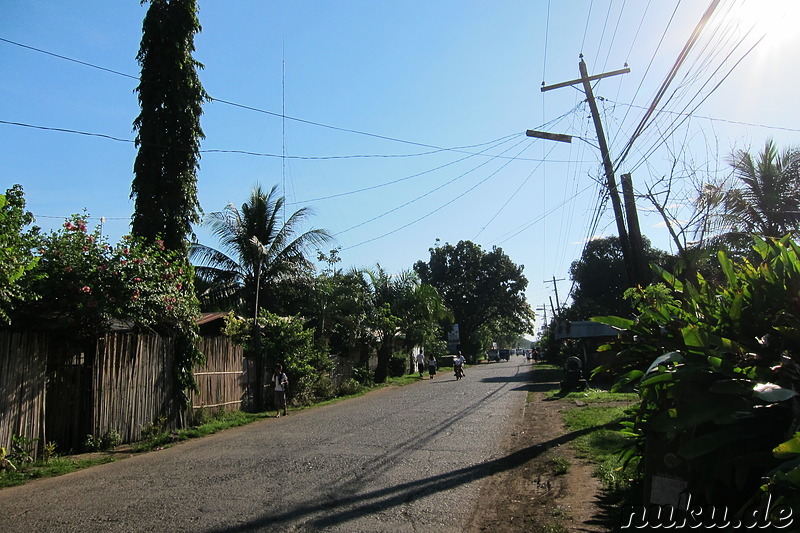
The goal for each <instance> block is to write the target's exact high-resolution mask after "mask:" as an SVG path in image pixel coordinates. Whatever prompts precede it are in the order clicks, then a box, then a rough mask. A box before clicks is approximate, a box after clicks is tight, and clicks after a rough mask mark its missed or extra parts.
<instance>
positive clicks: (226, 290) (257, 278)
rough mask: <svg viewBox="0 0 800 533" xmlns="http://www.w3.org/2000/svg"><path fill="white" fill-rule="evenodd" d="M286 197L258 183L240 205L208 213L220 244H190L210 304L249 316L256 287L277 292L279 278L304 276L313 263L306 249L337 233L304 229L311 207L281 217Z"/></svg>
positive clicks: (265, 301)
mask: <svg viewBox="0 0 800 533" xmlns="http://www.w3.org/2000/svg"><path fill="white" fill-rule="evenodd" d="M284 201H285V200H284V198H283V197H282V196H278V193H277V186H273V187H272V189H270V190H269V192H265V191H264V190H263V189H262V188H261V186H260V185H256V186H255V187H254V188H253V190H252V192H251V193H250V197H249V198H248V199H247V201H246V202H245V203H244V204H242V208H241V209H238V208H236V206H234V205H233V204H228V205H227V206H226V207H225V209H223V210H222V211H217V212H214V213H210V214H209V215H208V217H207V220H206V222H207V224H209V225H210V226H211V230H212V232H213V234H214V235H215V236H216V237H217V238H218V239H219V242H220V249H219V250H217V249H216V248H213V247H211V246H207V245H203V244H199V243H195V244H193V245H192V248H191V258H192V260H193V261H194V262H195V263H196V264H197V267H196V272H197V277H198V285H199V286H200V287H203V291H202V293H201V295H200V297H201V301H202V303H203V304H204V306H205V307H206V308H217V309H220V308H223V309H227V310H231V309H236V310H237V311H241V312H245V314H246V315H248V316H249V315H251V314H252V312H253V309H254V306H255V300H256V295H257V292H258V293H261V291H264V294H267V295H269V294H274V292H275V285H276V284H277V283H279V282H282V281H287V280H290V279H292V278H297V277H299V276H302V275H303V273H304V272H306V271H307V270H309V269H310V268H311V267H312V265H311V263H310V261H309V260H308V258H307V254H308V253H309V252H310V251H311V250H312V249H314V248H317V247H319V246H321V245H323V244H326V243H327V242H329V241H330V240H331V239H332V237H331V235H330V234H329V233H328V232H327V231H326V230H324V229H310V230H307V231H304V232H302V233H300V226H301V225H302V224H303V223H304V222H305V221H306V220H307V219H308V218H309V217H310V216H311V215H312V214H313V213H312V211H311V210H310V209H309V208H306V207H303V208H301V209H298V210H297V211H295V212H294V213H292V214H291V215H290V216H289V217H288V218H287V219H286V220H285V221H282V217H281V213H282V211H283V205H284ZM257 289H258V290H257ZM268 303H269V300H268V299H266V298H265V299H262V300H261V301H260V302H259V307H268V308H269V307H270V306H269V305H267V304H268ZM271 308H272V309H274V306H272V307H271Z"/></svg>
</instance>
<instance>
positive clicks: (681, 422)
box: [596, 238, 800, 505]
mask: <svg viewBox="0 0 800 533" xmlns="http://www.w3.org/2000/svg"><path fill="white" fill-rule="evenodd" d="M753 249H754V252H755V254H756V256H757V257H758V260H757V261H753V262H751V261H748V260H742V261H741V262H733V261H731V260H730V259H728V257H727V256H726V255H725V254H724V253H722V252H720V254H719V262H720V265H721V269H722V272H724V282H722V283H721V284H716V283H712V282H709V281H707V280H705V279H704V278H703V276H702V275H700V274H697V275H696V276H695V277H694V278H692V279H690V280H684V281H681V280H678V279H677V278H675V277H674V276H672V275H671V274H669V273H668V272H666V271H660V275H661V278H662V280H663V286H660V287H659V286H656V287H652V288H647V289H636V290H635V291H632V292H631V293H629V297H630V298H631V299H632V300H633V302H634V303H635V304H636V305H637V307H638V311H639V316H638V317H637V318H636V319H635V320H628V319H621V318H616V317H605V318H598V319H596V320H599V321H601V322H604V323H607V324H609V325H613V326H615V327H618V328H621V329H623V330H624V331H622V332H621V334H620V337H619V339H618V340H617V341H616V342H614V343H612V344H611V345H610V346H609V347H607V349H611V350H613V351H614V352H615V353H616V354H617V358H616V361H615V363H614V364H613V365H610V368H608V369H610V370H614V371H615V372H616V374H617V383H616V387H618V388H621V387H623V386H631V385H633V386H635V387H636V388H637V389H638V391H639V393H640V396H641V398H642V402H641V406H640V408H639V409H638V411H637V413H636V416H635V418H634V419H633V421H632V422H631V423H630V424H629V425H628V427H627V429H626V432H627V433H628V434H629V435H630V436H631V437H632V444H633V446H634V447H633V448H632V449H631V450H629V451H628V453H627V457H635V456H637V455H639V456H641V455H643V454H644V450H645V447H646V446H647V445H648V443H655V442H658V443H659V446H663V447H665V448H666V449H669V450H672V451H673V452H674V453H676V454H677V457H679V458H680V461H681V468H683V469H684V470H685V471H686V472H688V476H689V478H690V479H689V483H690V486H689V490H690V491H692V493H693V494H697V495H698V497H700V496H701V495H702V496H704V497H705V498H706V500H707V501H708V502H711V503H714V502H717V503H719V502H725V503H726V504H727V505H734V504H737V503H738V504H742V505H743V504H744V503H745V502H744V500H743V498H746V497H748V496H750V495H753V494H755V493H757V492H758V491H759V490H760V486H761V479H762V478H763V477H765V476H770V477H771V479H772V481H771V483H772V484H773V487H772V490H773V493H774V494H775V495H776V496H778V497H779V498H789V499H796V498H797V495H798V491H797V488H798V487H796V486H793V485H792V484H791V483H789V482H787V476H788V477H791V476H793V475H798V474H800V470H796V468H797V467H796V465H795V464H794V462H793V461H792V460H785V459H781V458H780V457H776V456H775V455H773V448H776V447H779V445H781V444H782V443H784V442H791V440H790V439H791V437H792V435H794V434H795V433H796V432H797V431H798V429H799V428H798V420H797V418H796V417H795V416H794V413H795V412H797V410H798V408H800V403H798V397H797V394H796V392H795V390H797V388H798V386H800V382H799V381H800V367H799V366H798V363H800V334H798V331H800V304H798V299H797V295H798V294H799V293H800V248H798V246H797V244H796V243H794V242H793V241H791V240H789V239H788V238H784V239H781V240H762V239H759V238H757V239H756V240H755V246H754V248H753ZM665 288H666V289H667V290H665ZM602 370H605V369H603V368H601V369H598V371H602ZM787 447H788V448H790V449H791V445H787ZM778 455H779V456H780V455H781V454H778ZM650 460H653V461H655V460H656V459H655V458H652V459H651V458H647V457H645V462H644V467H645V468H649V467H648V466H647V461H650Z"/></svg>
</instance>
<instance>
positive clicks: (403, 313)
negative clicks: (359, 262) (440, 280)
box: [364, 265, 449, 383]
mask: <svg viewBox="0 0 800 533" xmlns="http://www.w3.org/2000/svg"><path fill="white" fill-rule="evenodd" d="M364 279H365V280H366V282H367V284H366V289H367V290H366V295H367V301H368V308H367V316H368V322H369V326H370V329H371V330H372V332H373V334H374V336H376V337H377V339H378V343H377V344H378V346H377V348H378V364H377V367H376V368H375V381H376V382H377V383H382V382H383V381H385V380H386V377H387V376H388V375H389V364H390V361H391V358H392V354H393V353H394V351H395V350H396V349H397V348H400V347H401V346H399V344H400V343H399V342H398V341H399V340H400V338H401V337H402V338H403V339H404V345H405V348H406V349H410V348H411V347H413V346H414V345H416V344H422V343H424V342H425V341H427V340H429V338H430V337H431V336H432V335H434V332H435V331H436V330H437V329H438V325H439V321H440V320H442V319H444V318H446V317H448V316H449V313H448V312H447V309H446V307H445V305H444V302H443V301H442V299H441V297H440V296H439V294H438V293H437V291H436V289H434V288H433V287H432V286H430V285H427V284H424V283H422V282H421V281H420V278H419V276H418V275H417V274H415V273H414V272H413V271H409V270H406V271H403V272H400V273H399V274H397V275H390V274H389V273H388V272H386V271H385V270H384V269H383V268H381V266H380V265H377V266H376V268H374V269H367V270H365V271H364ZM409 353H410V350H409Z"/></svg>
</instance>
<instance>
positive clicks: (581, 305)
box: [567, 237, 669, 320]
mask: <svg viewBox="0 0 800 533" xmlns="http://www.w3.org/2000/svg"><path fill="white" fill-rule="evenodd" d="M643 245H644V257H645V261H646V262H647V263H648V264H652V263H655V264H657V265H659V266H664V265H665V264H666V262H667V261H668V259H669V256H668V255H667V254H666V253H665V252H663V251H661V250H657V249H655V248H653V247H652V246H651V244H650V241H649V240H647V239H646V238H645V239H644V240H643ZM569 270H570V278H571V279H572V281H573V282H574V284H575V286H574V289H573V291H572V305H571V306H570V309H569V310H568V311H567V317H568V318H570V319H572V320H588V319H589V318H591V317H593V316H600V315H617V316H629V315H630V314H631V312H632V311H633V309H632V307H631V305H630V304H629V303H628V302H627V301H625V299H624V297H623V294H624V293H625V290H626V289H628V288H629V286H630V284H629V282H628V277H627V273H626V270H625V262H624V260H623V256H622V246H621V245H620V242H619V237H607V238H604V239H594V240H592V241H589V243H587V244H586V247H585V248H584V250H583V254H582V255H581V258H580V259H579V260H577V261H573V263H572V265H571V266H570V269H569Z"/></svg>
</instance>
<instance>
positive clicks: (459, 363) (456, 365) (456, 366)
mask: <svg viewBox="0 0 800 533" xmlns="http://www.w3.org/2000/svg"><path fill="white" fill-rule="evenodd" d="M464 363H466V359H464V356H463V355H461V352H458V355H457V356H455V357H454V358H453V370H454V371H455V374H456V379H461V378H463V377H464Z"/></svg>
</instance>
